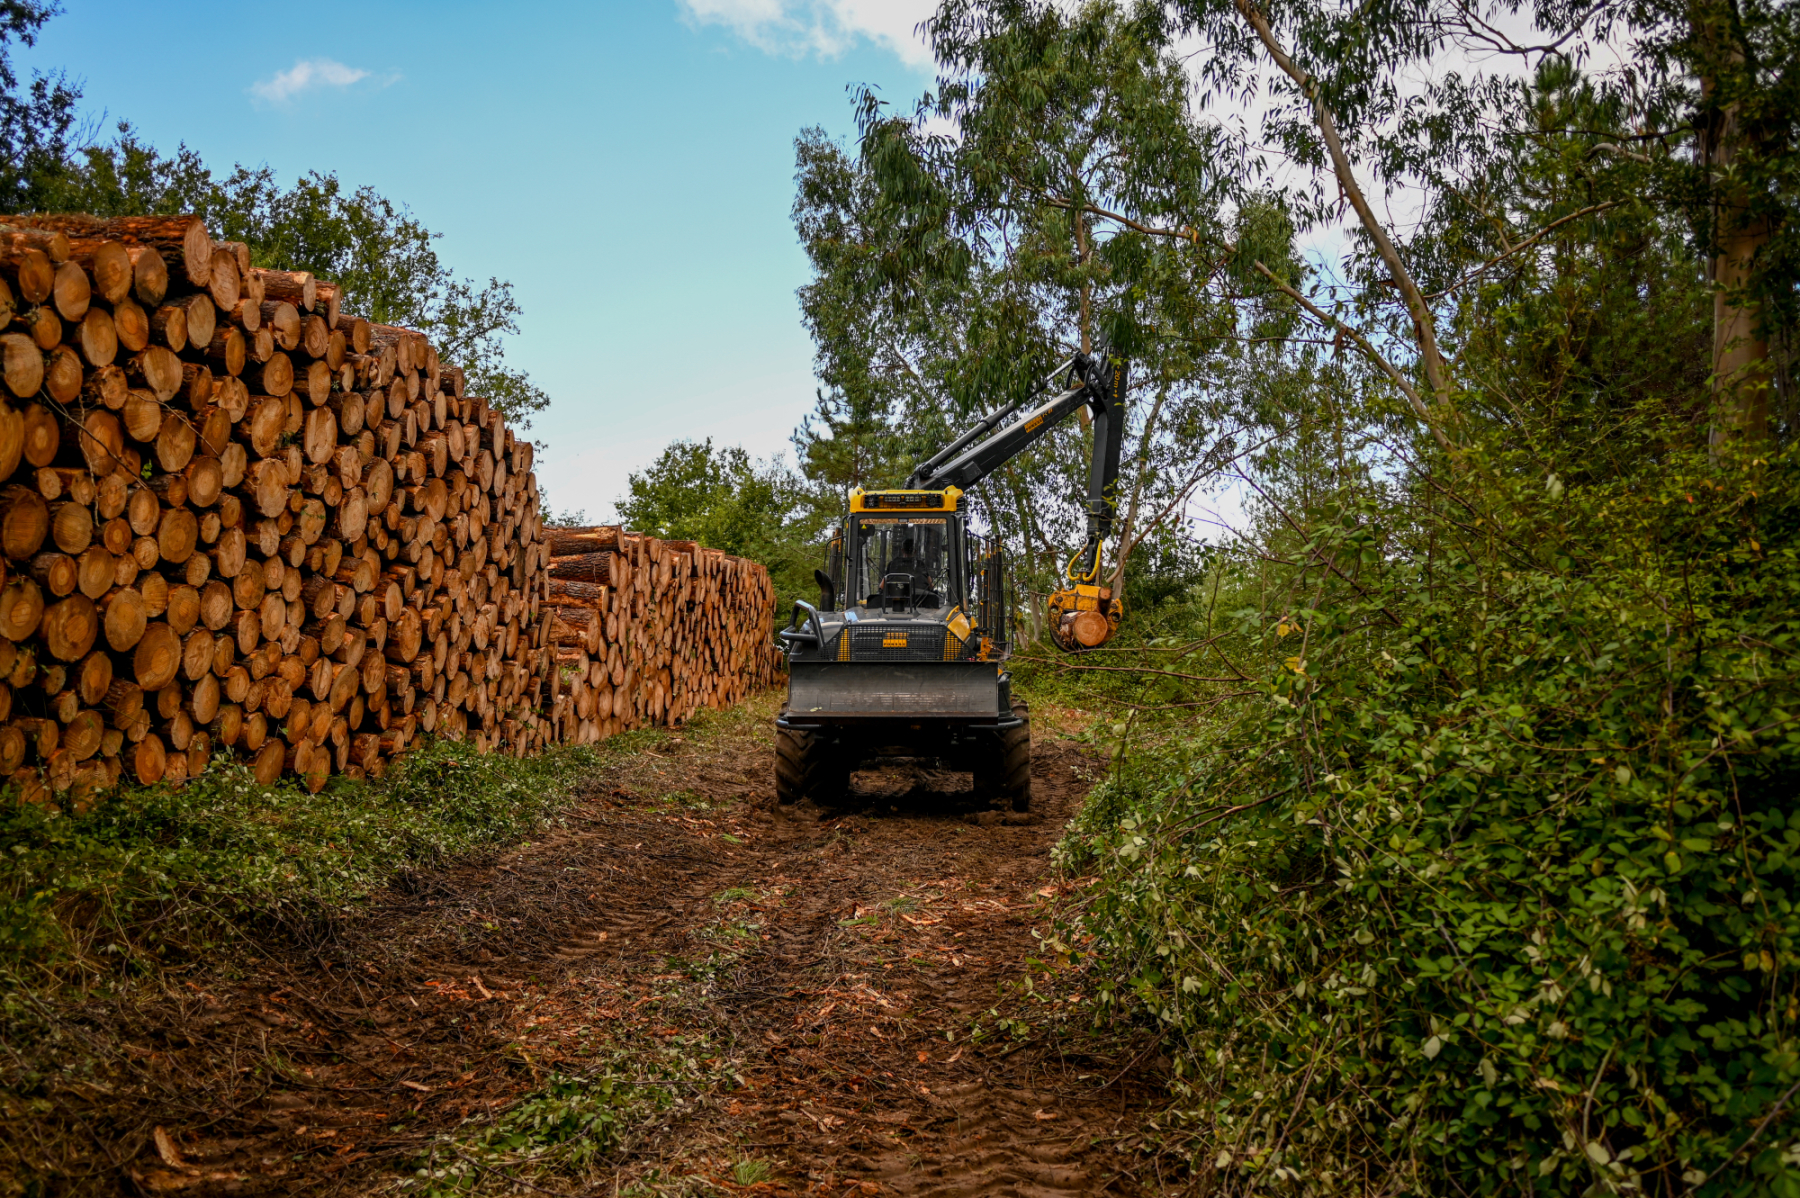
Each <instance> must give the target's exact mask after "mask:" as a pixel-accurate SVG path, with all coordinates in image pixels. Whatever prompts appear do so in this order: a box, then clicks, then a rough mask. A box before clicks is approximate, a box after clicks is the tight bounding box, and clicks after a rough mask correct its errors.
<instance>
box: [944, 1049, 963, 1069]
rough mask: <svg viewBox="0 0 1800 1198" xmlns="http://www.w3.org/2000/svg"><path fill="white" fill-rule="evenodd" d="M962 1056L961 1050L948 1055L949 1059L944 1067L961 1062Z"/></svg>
mask: <svg viewBox="0 0 1800 1198" xmlns="http://www.w3.org/2000/svg"><path fill="white" fill-rule="evenodd" d="M962 1054H963V1050H962V1049H960V1048H959V1049H957V1050H956V1051H955V1052H953V1053H951V1054H950V1059H949V1060H947V1061H945V1062H944V1064H946V1065H954V1064H956V1063H957V1062H958V1061H960V1060H962Z"/></svg>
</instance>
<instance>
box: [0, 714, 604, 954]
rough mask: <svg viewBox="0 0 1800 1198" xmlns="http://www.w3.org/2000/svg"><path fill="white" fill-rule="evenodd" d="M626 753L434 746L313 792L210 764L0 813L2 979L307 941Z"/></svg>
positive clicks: (521, 828)
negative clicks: (69, 802) (197, 771)
mask: <svg viewBox="0 0 1800 1198" xmlns="http://www.w3.org/2000/svg"><path fill="white" fill-rule="evenodd" d="M622 747H623V746H614V745H612V744H610V743H609V744H608V745H607V746H603V747H600V748H598V749H596V748H591V747H567V748H559V749H554V750H552V751H550V752H548V753H545V754H543V755H542V756H540V757H535V758H527V759H524V760H518V759H514V758H511V757H506V756H502V755H499V754H483V753H477V752H475V751H474V750H473V749H471V748H470V747H469V746H468V745H467V744H461V743H456V742H451V741H438V742H435V743H431V744H428V745H425V746H422V747H420V748H419V749H417V750H415V751H413V752H412V753H409V754H408V755H407V756H406V757H405V758H404V759H403V760H402V761H401V762H400V763H399V764H398V765H397V767H396V768H395V769H394V770H393V771H392V772H391V773H390V774H389V775H388V777H387V778H385V779H382V780H379V781H364V782H359V781H355V780H351V779H347V778H341V779H336V780H334V781H333V782H332V783H331V784H330V785H328V786H327V787H326V788H325V789H324V790H322V791H320V792H319V793H318V794H308V793H307V792H306V789H305V788H304V787H303V786H299V785H295V784H293V783H291V782H287V781H283V782H279V783H277V784H275V785H273V786H263V785H260V784H258V783H257V781H256V780H255V778H254V776H253V775H252V774H251V772H250V770H249V769H247V768H246V767H244V766H242V765H237V764H231V763H227V762H224V761H220V762H216V763H215V764H214V765H213V766H212V768H210V769H208V770H207V771H206V772H205V773H204V774H202V775H201V776H200V777H198V778H196V779H194V780H193V781H191V782H189V783H188V784H187V786H185V787H184V788H182V789H179V790H177V789H173V788H170V787H164V786H154V787H147V788H141V789H131V790H125V791H122V792H120V793H119V794H117V795H115V796H114V797H113V798H111V799H110V800H108V801H107V802H105V803H102V804H101V805H100V806H99V807H97V808H96V809H95V810H93V811H91V812H88V813H86V814H82V815H73V816H71V815H62V814H51V813H49V812H47V811H45V810H43V809H41V808H38V807H35V806H30V805H19V804H17V803H9V804H4V805H3V806H0V976H5V975H11V976H12V977H14V978H18V979H23V978H25V977H28V976H30V975H32V974H34V973H40V974H41V973H43V972H44V971H50V972H53V973H67V972H70V971H75V972H84V971H85V972H100V973H112V972H126V973H130V972H141V971H144V970H147V969H150V968H153V967H154V966H155V965H156V964H157V963H159V962H162V961H166V960H169V959H173V958H179V957H183V956H188V955H192V954H194V953H197V952H202V951H206V950H209V949H212V948H215V947H217V946H218V945H220V944H221V943H223V942H224V941H227V940H230V939H233V938H235V937H236V936H237V935H238V934H240V933H242V932H244V931H246V930H247V929H249V928H252V927H260V928H264V929H267V928H270V927H279V928H286V929H287V930H290V931H292V930H301V929H304V928H305V927H306V926H307V925H308V924H309V923H311V922H312V921H316V920H318V919H320V918H322V917H329V916H331V915H334V914H341V913H343V912H345V911H347V910H349V909H350V908H352V907H353V906H354V904H356V903H357V902H359V901H360V900H362V899H363V898H365V897H366V896H367V895H369V894H370V893H371V892H373V891H374V890H377V889H379V888H380V887H382V886H384V885H386V884H388V883H389V882H391V881H393V880H394V879H395V878H396V877H397V876H400V875H402V874H404V873H407V872H409V871H413V870H418V869H425V868H430V867H433V866H436V865H440V864H442V863H444V862H445V861H447V860H450V859H452V858H455V857H459V856H463V855H466V854H468V853H470V852H473V851H476V850H479V849H482V848H486V847H489V846H493V845H497V844H501V843H505V842H509V841H513V840H516V839H517V838H519V837H520V836H523V835H525V834H527V833H528V832H530V831H532V830H533V829H535V828H537V827H539V826H541V825H542V824H543V823H544V821H546V820H547V819H550V818H552V817H553V816H554V815H555V814H556V813H557V812H558V811H560V810H561V809H562V808H563V807H564V806H565V805H566V804H567V802H568V801H569V798H570V795H571V792H572V790H573V788H574V785H575V784H576V782H577V781H578V780H579V779H580V778H581V777H582V776H583V775H585V774H587V773H588V772H590V771H591V770H592V769H593V768H594V767H595V766H596V765H597V764H598V763H599V762H600V761H602V760H604V759H605V758H606V757H608V756H611V755H613V754H616V753H617V752H618V751H619V748H622Z"/></svg>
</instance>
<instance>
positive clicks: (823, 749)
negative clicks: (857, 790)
mask: <svg viewBox="0 0 1800 1198" xmlns="http://www.w3.org/2000/svg"><path fill="white" fill-rule="evenodd" d="M849 785H850V771H849V770H847V769H845V768H844V760H843V757H842V756H841V755H840V754H839V753H838V752H837V749H836V746H834V745H832V744H831V743H830V742H828V741H826V740H823V739H822V738H820V737H819V736H817V735H815V734H813V733H811V732H800V731H796V730H793V729H789V728H777V729H775V801H776V802H777V803H778V804H780V805H781V806H783V807H788V806H792V805H793V804H795V803H798V802H800V801H801V800H802V799H811V800H812V801H813V802H815V803H835V802H838V801H840V800H841V799H842V798H843V797H844V792H845V791H846V790H848V789H849Z"/></svg>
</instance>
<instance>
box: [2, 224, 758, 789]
mask: <svg viewBox="0 0 1800 1198" xmlns="http://www.w3.org/2000/svg"><path fill="white" fill-rule="evenodd" d="M344 301H345V297H344V296H342V295H341V294H340V292H339V289H338V287H337V286H336V285H335V284H333V283H330V282H328V281H325V280H319V279H314V278H313V277H311V276H310V275H307V274H304V273H300V272H285V271H273V270H259V269H255V268H253V267H251V266H250V261H249V254H248V250H247V248H246V247H245V246H244V245H242V244H239V243H227V242H218V241H215V240H214V239H213V238H212V237H211V235H210V234H209V233H208V231H207V229H206V227H205V225H204V224H203V223H202V222H201V221H200V220H199V219H198V218H197V217H133V218H119V219H109V220H96V219H94V218H90V217H0V328H3V329H4V331H3V332H0V380H3V382H4V386H5V391H6V392H10V396H7V397H6V398H4V399H0V777H5V778H10V779H11V780H12V781H13V782H15V783H16V784H18V785H19V786H20V787H21V788H22V789H23V790H24V792H25V793H26V794H27V796H28V797H29V796H33V795H36V794H40V793H42V792H43V791H44V790H45V788H48V789H49V790H51V791H62V790H66V789H69V788H74V789H76V791H77V792H78V794H82V795H86V794H91V793H94V792H97V791H100V790H104V789H105V788H107V787H109V786H111V785H113V784H115V783H117V782H119V781H120V780H121V779H122V778H125V779H135V780H137V781H140V782H144V783H150V782H156V781H173V782H179V781H181V780H183V779H184V778H186V777H188V776H190V775H191V774H193V773H196V772H198V771H199V770H200V769H202V768H203V767H204V766H205V764H206V763H207V761H208V760H209V759H210V758H211V756H212V754H213V753H214V752H215V751H217V750H219V749H230V750H232V751H233V752H235V753H237V754H239V755H241V756H244V757H246V758H248V759H249V760H250V761H252V762H253V763H254V768H255V772H256V775H257V777H258V778H259V780H262V781H264V782H272V781H274V780H275V779H276V778H278V777H279V776H281V775H282V774H283V773H284V772H286V773H291V774H294V775H298V776H299V777H301V778H303V779H304V780H305V782H306V784H307V785H308V786H309V787H310V788H311V789H313V790H315V791H316V790H317V789H319V788H320V787H321V786H323V785H324V783H325V781H326V779H327V778H328V777H329V776H330V775H331V774H332V773H334V772H337V773H342V774H347V775H350V776H363V775H375V774H379V773H380V772H382V771H383V770H384V769H385V767H386V764H387V763H388V762H389V761H391V760H392V759H393V758H394V756H395V755H396V754H397V753H399V752H401V751H402V750H403V749H404V748H406V746H407V745H408V744H410V743H412V742H413V741H414V740H415V739H416V738H418V737H419V736H421V735H423V734H427V733H435V734H438V735H447V736H451V737H458V738H465V739H467V740H469V741H471V742H473V744H474V745H475V746H476V747H477V748H479V749H482V750H498V751H506V752H510V753H514V754H520V755H522V754H525V753H528V752H531V751H533V750H535V749H538V748H540V747H542V746H544V745H547V744H549V743H552V742H559V741H569V740H586V739H593V738H595V737H597V736H598V735H602V734H604V732H605V731H606V730H608V729H611V728H616V727H622V726H627V724H628V723H630V722H641V721H643V720H645V719H651V718H662V719H670V718H678V717H679V715H680V714H681V713H682V712H684V711H685V710H687V709H689V707H690V706H691V704H692V703H694V702H707V701H715V700H716V697H717V696H720V695H724V694H726V693H731V694H737V693H741V692H742V690H743V689H745V687H744V686H743V685H741V684H740V682H739V681H738V680H736V679H719V680H715V682H714V683H713V684H712V685H709V686H703V687H699V688H698V689H696V688H695V687H694V686H693V685H691V684H689V683H688V682H687V681H686V679H687V677H688V675H687V674H686V673H685V672H684V671H685V670H686V668H687V667H686V666H685V665H680V666H678V665H676V664H675V663H676V662H678V661H680V662H686V661H687V660H688V659H687V658H685V657H682V656H681V654H682V653H683V652H685V651H687V649H688V648H690V647H691V646H693V645H695V644H697V643H699V642H696V641H694V640H693V639H692V638H694V637H696V636H698V637H700V638H701V640H702V641H704V640H705V637H706V636H708V635H712V634H711V633H710V632H709V631H705V630H703V628H702V625H703V624H704V621H700V622H696V621H695V620H694V619H693V618H691V617H682V618H679V619H677V618H672V617H671V616H670V614H669V613H670V612H671V611H672V610H673V609H672V608H671V606H670V604H671V602H674V603H675V604H676V606H679V603H680V602H685V601H686V598H687V597H688V596H692V595H695V594H696V593H698V592H699V591H700V590H703V589H704V588H705V587H707V586H713V585H717V586H722V587H725V588H726V589H727V590H728V591H729V592H730V593H731V594H733V595H738V594H740V593H741V594H748V593H749V592H751V591H756V590H757V587H758V586H759V585H760V586H761V587H762V588H763V589H765V590H766V588H767V579H766V577H765V578H762V580H761V582H760V583H757V582H756V581H755V580H754V579H753V578H752V577H751V575H752V574H753V573H754V569H753V568H749V567H747V566H746V565H745V564H743V563H738V564H736V565H733V566H730V567H726V566H724V565H723V564H722V561H723V559H722V558H720V557H718V556H717V555H712V556H709V555H708V554H707V553H706V552H705V551H701V550H698V549H694V548H688V549H685V550H670V549H668V548H667V547H661V548H656V549H648V548H634V549H632V550H629V551H626V553H625V556H626V557H627V559H629V560H630V561H631V562H632V563H633V566H634V568H635V565H636V563H637V562H639V561H640V560H641V561H642V562H643V563H644V569H645V574H644V575H643V577H644V578H645V579H646V585H647V586H649V587H652V588H659V589H657V590H656V591H655V593H654V594H651V595H649V596H648V597H645V596H644V594H643V592H641V591H638V590H632V591H630V595H631V600H630V602H620V598H621V597H623V596H624V595H625V593H626V592H627V589H628V588H627V587H625V586H623V585H621V584H615V583H612V582H610V581H609V582H608V584H607V585H606V586H604V587H602V588H601V590H603V591H605V592H606V597H605V598H603V599H601V600H598V601H595V600H592V599H579V600H578V601H576V600H571V599H569V598H566V597H563V596H558V597H557V598H556V599H555V603H554V604H553V603H552V602H551V600H552V595H551V587H552V583H551V579H550V574H549V565H550V547H549V545H548V544H546V542H545V541H544V539H543V529H542V527H541V524H540V516H539V510H538V493H537V483H536V479H535V477H534V475H533V474H532V473H531V463H532V447H531V444H530V443H529V442H528V441H525V440H523V439H522V438H518V437H515V436H514V434H513V432H512V430H510V429H508V428H507V427H506V425H505V422H504V421H503V420H502V419H501V416H500V413H499V412H497V411H496V410H494V409H493V408H491V407H490V406H489V405H488V404H487V403H486V402H485V401H484V400H483V399H481V398H480V397H477V396H472V395H468V394H466V393H465V382H464V377H463V375H462V372H461V371H460V370H458V369H456V368H455V367H453V366H450V365H448V364H444V363H441V362H440V361H439V360H438V355H437V351H436V350H435V349H434V348H433V346H432V345H431V343H430V342H429V341H428V340H427V339H426V338H425V337H424V336H423V335H421V334H419V333H417V332H413V331H411V330H407V329H402V328H394V327H389V326H384V325H379V324H371V323H370V322H369V321H366V320H363V319H361V318H359V317H356V316H353V315H351V314H350V313H349V312H347V311H345V305H344ZM9 400H10V402H9ZM621 543H622V542H621ZM612 552H618V551H617V550H614V551H612ZM757 593H759V594H760V593H761V592H757ZM676 595H679V596H681V597H682V598H681V599H680V600H675V599H674V598H673V597H674V596H676ZM615 610H616V611H617V612H618V613H619V620H618V621H617V623H616V625H615V624H614V623H612V617H613V615H614V612H615ZM578 611H579V612H589V613H594V614H595V615H596V616H599V615H601V614H602V613H603V614H604V618H605V620H606V621H607V622H608V623H607V632H606V637H605V639H604V641H603V640H602V638H601V635H600V633H601V629H600V625H601V623H602V621H601V620H600V619H590V620H589V624H588V626H587V628H586V631H585V633H584V636H585V640H584V641H583V646H584V650H585V653H586V655H587V656H586V657H585V659H584V658H583V657H582V656H581V651H575V652H571V651H570V648H569V641H568V634H567V628H568V626H569V625H570V623H571V621H577V622H578V621H579V620H580V618H581V617H580V616H574V615H565V613H574V612H578ZM767 626H768V622H767V620H766V619H763V620H762V623H761V624H760V625H759V626H758V627H759V629H760V630H766V628H767ZM614 627H616V628H617V629H619V630H622V631H621V635H622V636H623V638H624V639H622V640H614V639H613V636H614V633H613V631H612V629H613V628H614ZM713 627H714V626H712V625H706V626H705V628H706V629H711V628H713ZM761 635H764V636H766V631H763V632H761ZM734 636H735V633H734ZM705 643H706V644H707V645H708V647H709V648H710V647H711V646H712V645H713V642H711V641H706V642H705ZM732 643H733V645H737V643H738V642H737V640H733V641H732ZM603 645H604V647H606V648H608V649H610V648H611V647H613V646H628V647H629V649H628V653H638V652H642V653H646V654H649V655H650V656H649V657H646V658H642V659H639V658H631V659H630V660H629V661H628V664H627V667H626V669H625V670H624V677H623V678H615V677H614V672H613V670H612V665H611V663H612V662H613V661H614V660H615V657H614V655H613V654H612V653H611V652H603V651H602V649H603ZM673 646H680V647H681V648H679V649H677V648H672V647H673ZM671 653H674V654H675V656H673V657H672V656H670V654H671ZM754 656H755V655H754V654H750V655H748V657H746V658H745V661H746V662H748V661H750V660H751V659H753V658H754ZM708 659H709V660H712V661H714V662H721V661H724V660H735V659H733V658H731V657H730V655H729V654H726V655H725V656H724V657H721V656H720V655H719V654H718V653H716V652H713V653H711V654H710V656H709V658H708ZM696 660H697V659H696ZM652 661H653V662H654V664H652ZM559 662H560V663H561V664H562V666H563V667H564V668H562V669H559V668H558V666H559ZM602 663H604V664H605V670H604V671H603V670H602V669H601V668H600V666H601V664H602ZM717 668H721V669H723V668H727V667H724V666H719V667H717ZM746 668H749V667H746ZM603 673H604V676H605V694H606V699H607V702H606V706H607V708H608V710H609V712H612V713H614V714H606V715H598V714H596V712H597V695H598V693H599V691H600V690H601V684H602V679H601V676H602V674H603ZM634 682H635V683H637V684H638V685H640V686H644V687H649V688H650V689H649V691H648V692H647V693H646V695H644V696H634V697H632V698H629V699H627V700H623V701H621V700H619V699H617V698H616V695H617V694H618V692H619V690H620V688H621V687H622V686H623V687H624V688H625V689H626V690H627V692H629V690H630V688H631V686H632V685H633V683H634ZM658 685H660V686H661V687H662V691H661V692H658V691H657V689H656V686H658ZM659 694H660V697H659ZM616 713H624V718H623V719H622V718H621V715H620V714H616Z"/></svg>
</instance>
